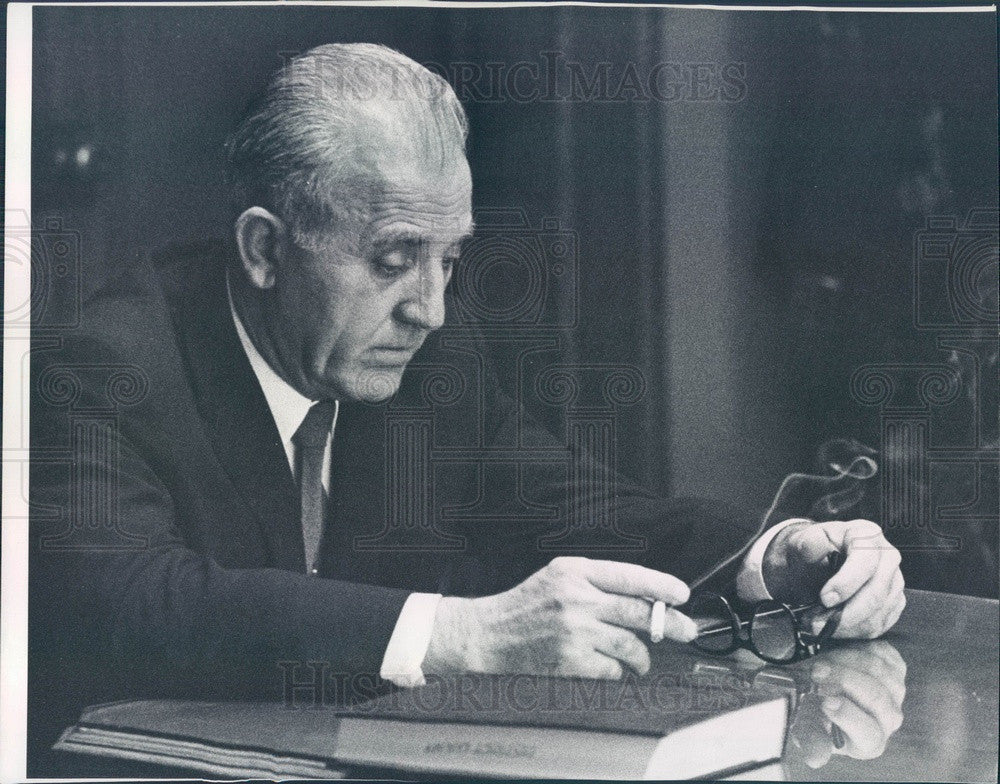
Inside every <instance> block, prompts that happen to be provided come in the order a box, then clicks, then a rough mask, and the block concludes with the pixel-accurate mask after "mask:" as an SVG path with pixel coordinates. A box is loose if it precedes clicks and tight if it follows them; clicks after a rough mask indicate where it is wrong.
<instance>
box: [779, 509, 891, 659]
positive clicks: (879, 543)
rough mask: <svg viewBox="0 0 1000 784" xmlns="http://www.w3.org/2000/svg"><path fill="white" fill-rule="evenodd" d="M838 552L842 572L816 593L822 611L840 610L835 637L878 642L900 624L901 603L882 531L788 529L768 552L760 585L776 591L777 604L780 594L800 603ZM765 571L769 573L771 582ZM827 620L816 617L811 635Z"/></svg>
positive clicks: (869, 527) (867, 527) (835, 524)
mask: <svg viewBox="0 0 1000 784" xmlns="http://www.w3.org/2000/svg"><path fill="white" fill-rule="evenodd" d="M782 534H784V535H782ZM837 551H840V552H842V553H844V555H845V558H844V563H843V566H841V567H840V569H839V570H838V571H837V573H836V574H835V575H833V577H830V579H829V580H827V581H826V583H825V584H823V585H822V587H821V588H820V600H821V601H822V602H823V605H824V606H825V607H827V608H833V607H836V606H838V605H843V615H842V616H841V619H840V624H839V626H838V628H837V631H836V634H835V636H836V637H842V638H851V637H853V638H865V639H872V638H874V637H878V636H879V635H881V634H883V633H884V632H886V631H887V630H889V629H890V628H892V626H893V625H894V624H895V623H896V621H897V620H899V616H900V614H901V613H902V612H903V608H904V607H905V606H906V598H905V597H904V595H903V574H902V572H900V570H899V562H900V555H899V550H897V549H896V548H895V547H893V546H892V545H891V544H889V542H888V541H886V539H885V537H884V536H883V535H882V529H881V528H880V527H879V526H878V525H877V524H875V523H873V522H871V521H870V520H850V521H841V520H834V521H831V522H827V523H811V524H805V525H792V526H789V527H788V529H787V534H786V533H785V532H784V531H783V532H782V533H781V534H779V535H778V536H777V537H776V538H775V540H774V542H772V547H769V548H768V553H767V554H766V555H765V581H766V582H767V583H768V585H774V586H775V590H774V591H772V594H773V595H774V596H776V597H778V598H782V595H783V594H784V595H785V596H786V597H788V599H792V600H798V599H801V598H804V597H803V596H802V591H803V590H805V591H807V592H809V591H811V590H815V589H816V579H815V577H816V575H817V574H822V569H823V565H824V564H825V562H826V558H827V556H829V555H830V554H831V553H834V552H837ZM768 567H770V569H771V572H772V575H771V576H770V577H769V576H768V573H767V569H768ZM820 579H823V578H820ZM814 596H815V594H813V597H814ZM788 599H783V600H788ZM814 600H815V599H814V598H811V599H806V600H805V601H814ZM829 615H830V613H829V612H826V613H820V614H819V615H817V616H816V617H815V618H814V619H813V631H814V633H818V632H819V630H820V629H822V627H823V625H824V624H825V623H826V620H827V619H828V618H829Z"/></svg>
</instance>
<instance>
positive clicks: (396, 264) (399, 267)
mask: <svg viewBox="0 0 1000 784" xmlns="http://www.w3.org/2000/svg"><path fill="white" fill-rule="evenodd" d="M409 268H410V265H409V264H408V263H407V262H406V261H405V260H403V259H396V258H391V257H390V258H382V259H378V260H377V261H376V262H375V269H376V270H377V271H378V273H379V274H380V275H382V276H383V277H386V278H397V277H399V276H400V275H402V274H403V273H404V272H406V270H408V269H409Z"/></svg>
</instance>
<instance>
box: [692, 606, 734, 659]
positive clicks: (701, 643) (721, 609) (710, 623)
mask: <svg viewBox="0 0 1000 784" xmlns="http://www.w3.org/2000/svg"><path fill="white" fill-rule="evenodd" d="M687 614H688V616H689V617H690V618H691V620H693V621H694V622H695V623H696V624H697V626H698V637H697V638H696V639H695V641H694V644H695V647H697V648H700V649H701V650H703V651H709V652H711V653H719V652H721V651H728V650H729V649H730V648H732V646H733V622H732V615H730V612H729V608H728V607H726V604H725V602H724V601H723V600H722V597H721V596H716V595H714V594H696V595H694V596H692V597H691V601H690V602H689V604H688V611H687Z"/></svg>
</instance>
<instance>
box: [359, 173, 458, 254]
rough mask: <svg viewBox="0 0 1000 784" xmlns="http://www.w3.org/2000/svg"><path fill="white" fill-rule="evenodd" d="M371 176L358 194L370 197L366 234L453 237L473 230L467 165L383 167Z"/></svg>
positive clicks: (366, 202)
mask: <svg viewBox="0 0 1000 784" xmlns="http://www.w3.org/2000/svg"><path fill="white" fill-rule="evenodd" d="M463 164H464V161H463ZM463 169H464V171H463ZM366 179H368V181H367V182H366V183H364V187H363V188H362V191H363V193H359V194H358V195H359V196H360V197H361V200H362V201H363V202H364V206H363V212H364V217H365V221H364V222H365V224H366V225H365V227H364V229H363V230H362V239H363V240H367V241H369V242H375V241H380V242H381V241H388V240H392V239H396V240H403V241H405V240H413V241H425V240H435V241H441V242H449V241H458V240H461V239H462V238H464V237H466V236H468V235H470V234H471V233H472V231H473V228H474V227H473V221H472V183H471V178H470V177H469V173H468V167H467V166H463V167H461V168H460V169H458V170H456V169H451V170H450V171H437V172H413V171H412V170H410V171H403V172H400V171H390V172H386V171H381V172H379V173H378V176H375V177H371V178H366Z"/></svg>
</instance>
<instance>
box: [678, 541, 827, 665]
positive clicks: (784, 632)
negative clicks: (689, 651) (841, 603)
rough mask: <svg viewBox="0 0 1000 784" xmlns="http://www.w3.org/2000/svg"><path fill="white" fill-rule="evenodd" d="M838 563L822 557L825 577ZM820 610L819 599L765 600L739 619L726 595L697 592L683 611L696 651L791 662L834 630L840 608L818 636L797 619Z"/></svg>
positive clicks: (822, 642) (819, 645)
mask: <svg viewBox="0 0 1000 784" xmlns="http://www.w3.org/2000/svg"><path fill="white" fill-rule="evenodd" d="M842 562H843V555H842V554H841V553H840V552H833V553H831V554H830V555H828V556H827V559H826V566H827V569H829V571H830V574H831V576H832V575H834V574H836V573H837V570H839V569H840V566H841V564H842ZM824 609H826V608H825V607H824V606H823V605H822V604H821V603H819V602H815V603H813V604H806V605H802V606H799V607H792V606H790V605H787V604H784V603H783V602H779V601H776V600H774V599H765V600H764V601H761V602H757V603H756V604H755V605H754V606H753V609H752V610H751V612H750V615H749V617H748V618H746V619H741V618H740V617H739V616H738V615H737V614H736V612H734V610H733V608H732V605H730V603H729V600H728V599H726V597H724V596H720V595H719V594H717V593H711V592H710V591H698V592H697V593H695V594H693V595H692V596H691V598H690V599H689V600H688V603H687V607H686V609H685V614H686V615H687V616H688V617H690V618H691V620H693V621H694V622H695V624H697V626H698V636H697V637H696V638H695V639H694V640H692V641H691V644H692V645H693V646H694V647H695V648H697V649H698V650H700V651H704V652H705V653H714V654H716V655H719V656H724V655H726V654H730V653H733V652H734V651H737V650H739V649H740V648H744V649H746V650H748V651H751V652H752V653H754V654H756V655H757V656H758V657H760V658H761V659H763V660H764V661H766V662H769V663H771V664H791V663H792V662H796V661H799V660H800V659H804V658H806V657H807V656H815V655H816V654H817V653H819V650H820V648H822V647H823V645H825V644H826V642H827V641H828V640H830V639H831V638H832V637H833V635H834V633H835V632H836V631H837V627H838V626H839V625H840V617H841V615H842V613H843V608H842V607H838V608H836V609H835V610H834V612H833V613H832V614H831V615H830V617H829V618H828V619H827V621H826V623H825V624H824V625H823V628H822V629H821V630H820V633H819V634H815V635H814V634H813V633H812V629H811V627H809V626H807V625H805V624H804V623H803V619H804V618H805V617H806V616H810V615H811V614H812V612H814V611H816V610H824Z"/></svg>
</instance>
